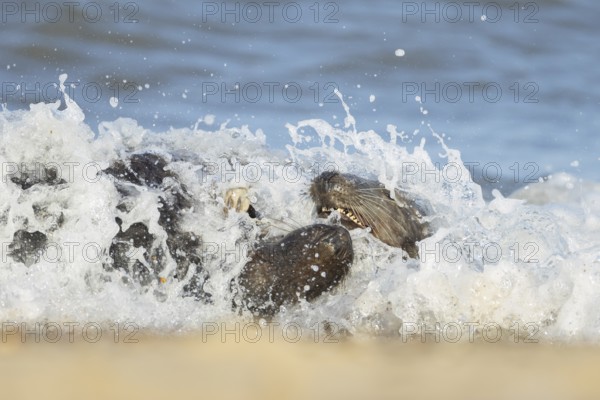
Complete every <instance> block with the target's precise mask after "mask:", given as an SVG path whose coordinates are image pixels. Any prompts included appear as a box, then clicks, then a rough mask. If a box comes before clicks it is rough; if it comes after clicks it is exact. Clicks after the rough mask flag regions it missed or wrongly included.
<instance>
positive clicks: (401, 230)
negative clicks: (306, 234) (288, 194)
mask: <svg viewBox="0 0 600 400" xmlns="http://www.w3.org/2000/svg"><path fill="white" fill-rule="evenodd" d="M310 196H311V198H312V199H313V201H314V202H315V206H316V210H317V213H318V214H319V215H321V216H324V215H326V214H328V213H329V212H330V210H332V209H333V210H337V209H338V208H339V209H342V210H344V211H345V212H350V213H351V214H352V215H354V216H355V217H356V218H357V219H358V220H359V222H360V223H361V224H362V227H370V228H371V233H372V234H373V236H375V237H376V238H378V239H379V240H381V241H382V242H384V243H386V244H388V245H390V246H393V247H400V248H402V249H403V250H405V251H406V252H407V253H408V255H409V256H410V257H412V258H416V257H418V254H419V252H418V248H417V245H416V242H418V241H420V240H422V239H424V238H425V237H427V236H428V235H429V232H428V226H427V224H426V223H425V222H423V221H422V214H423V213H422V211H421V210H419V207H418V206H417V204H416V203H415V201H414V200H413V199H411V198H410V197H409V196H408V195H407V194H404V193H401V192H400V191H396V196H395V197H396V198H395V200H394V199H392V198H391V196H390V192H389V190H387V189H385V187H384V186H383V185H382V184H381V183H379V182H377V181H372V180H367V179H363V178H360V177H358V176H356V175H351V174H340V173H338V172H324V173H322V174H321V175H319V176H318V177H317V178H315V179H314V181H313V183H312V185H311V187H310ZM323 208H325V209H326V210H327V211H325V212H323ZM341 214H342V223H343V224H344V226H346V227H347V228H349V229H353V228H358V227H361V226H360V225H358V224H356V222H354V221H352V220H351V219H350V218H348V217H347V216H346V215H344V214H343V213H341Z"/></svg>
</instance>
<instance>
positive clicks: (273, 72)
mask: <svg viewBox="0 0 600 400" xmlns="http://www.w3.org/2000/svg"><path fill="white" fill-rule="evenodd" d="M48 4H49V3H47V2H42V3H38V2H31V1H27V2H3V5H2V20H1V24H0V29H1V30H2V39H1V40H0V43H1V44H0V46H1V50H0V71H1V73H0V74H1V75H0V76H1V77H2V99H1V102H2V103H5V104H6V106H7V107H8V109H11V110H14V109H26V108H28V107H29V104H30V103H35V102H40V101H45V102H49V101H53V100H55V99H56V98H57V89H56V88H55V87H54V85H55V84H57V83H58V77H59V75H60V74H63V73H67V74H68V80H67V82H70V83H71V86H70V89H69V90H70V91H69V93H70V94H71V97H72V98H73V99H74V100H75V101H76V102H77V104H78V105H79V106H80V107H81V108H82V109H83V110H84V111H85V113H86V122H87V123H88V124H89V125H90V126H91V127H92V128H93V129H96V127H97V125H98V123H99V122H101V121H105V120H114V119H116V118H119V117H127V118H133V119H136V120H137V121H138V122H139V124H141V125H142V126H144V127H146V128H149V129H151V130H153V131H155V132H162V131H165V130H168V129H169V128H170V127H174V128H181V127H192V126H195V125H196V123H197V121H198V120H202V119H203V118H204V116H205V115H214V116H215V123H214V124H212V125H210V124H206V123H205V122H201V123H200V124H199V126H200V127H202V128H205V129H218V127H219V125H220V124H221V123H224V122H226V121H228V120H229V122H228V124H229V126H241V125H248V126H249V127H250V128H251V129H252V130H256V129H261V130H262V131H263V132H264V133H265V135H266V137H267V143H268V145H269V146H271V147H272V148H274V149H281V148H283V147H284V146H285V145H286V144H290V143H291V141H290V138H289V135H288V133H287V129H286V128H285V124H286V123H287V122H292V123H295V122H297V121H299V120H304V119H311V118H321V119H324V120H326V121H329V122H330V123H332V124H335V123H338V124H340V125H343V119H344V117H345V112H344V109H343V107H342V105H341V104H340V102H339V101H338V99H337V97H336V96H335V95H334V94H333V91H334V88H337V89H338V90H339V91H340V92H341V94H342V95H343V96H344V99H345V101H346V102H347V103H348V105H349V106H350V112H351V113H352V115H354V117H355V118H356V121H357V128H358V129H359V130H371V129H372V130H374V131H376V132H378V133H379V134H381V135H382V136H384V137H389V134H388V133H387V126H388V124H393V125H395V126H397V129H398V131H405V132H406V137H407V138H408V139H406V140H407V146H414V145H418V144H419V140H420V138H421V137H426V138H428V139H427V140H429V141H430V142H434V141H435V139H434V138H433V137H432V135H431V132H430V127H431V129H433V130H434V131H435V132H437V133H439V134H443V135H444V137H445V140H446V142H447V144H448V145H449V146H450V147H452V148H455V149H459V150H460V151H461V153H462V156H463V160H465V161H467V162H472V163H478V164H476V165H478V168H486V166H487V165H496V163H497V165H499V166H500V168H501V171H502V173H503V177H502V180H503V181H510V180H513V181H515V182H513V183H515V184H516V186H518V185H520V184H522V183H523V180H524V178H525V177H529V176H530V175H531V173H534V174H535V175H536V176H537V175H546V174H548V173H552V172H556V171H567V172H569V173H571V174H574V175H576V176H579V177H581V178H584V179H591V180H595V181H598V180H600V175H599V174H598V171H599V168H598V167H599V164H600V135H599V133H600V113H599V112H598V111H599V110H600V87H599V85H598V82H599V81H600V69H599V68H598V61H599V57H600V40H598V38H599V37H600V35H599V33H600V28H599V26H600V25H599V24H598V17H599V16H600V4H599V3H598V2H597V1H594V0H571V1H562V0H539V1H535V2H526V1H524V2H520V3H518V2H515V1H504V0H502V1H495V2H473V3H469V4H471V6H467V5H466V3H463V2H448V1H440V2H428V3H427V4H425V3H423V2H400V1H385V0H378V1H370V2H360V1H345V2H341V1H335V2H325V1H323V2H310V1H309V2H272V3H268V4H269V5H267V3H263V2H247V1H242V2H228V3H226V4H225V3H223V2H194V3H192V2H184V1H161V2H143V3H142V2H121V3H114V2H112V3H111V2H106V3H105V2H74V3H72V4H73V6H72V7H73V8H72V9H69V8H68V7H67V6H65V5H64V3H60V2H58V3H51V4H50V5H48ZM54 5H58V7H56V6H54ZM115 5H118V7H115ZM117 10H118V11H117ZM57 12H60V13H61V14H58V13H57ZM99 13H101V15H100V14H99ZM299 13H300V14H301V15H300V14H299ZM236 88H237V89H236ZM469 88H473V91H472V92H470V91H469ZM457 89H460V91H458V90H457ZM484 89H485V90H484ZM498 89H499V90H500V91H501V93H500V91H498ZM417 95H420V96H421V103H419V102H417V101H416V100H415V96H417ZM111 98H114V99H112V100H111ZM115 99H116V100H118V104H116V102H115ZM203 121H207V122H210V119H206V120H203ZM416 130H418V131H419V133H418V134H416V135H414V136H413V132H415V131H416ZM411 138H412V139H411ZM494 170H495V169H494V168H493V169H492V172H494ZM515 177H517V179H515ZM508 186H510V184H509V185H508Z"/></svg>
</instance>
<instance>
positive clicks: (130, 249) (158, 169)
mask: <svg viewBox="0 0 600 400" xmlns="http://www.w3.org/2000/svg"><path fill="white" fill-rule="evenodd" d="M167 166H168V162H167V161H166V160H165V159H164V158H163V157H161V156H159V155H157V154H153V153H142V154H134V155H132V156H131V157H130V158H129V159H128V160H125V161H123V160H119V161H117V162H115V163H114V164H113V165H111V166H110V167H109V168H107V169H106V170H105V171H104V172H105V173H107V174H110V175H112V176H113V177H114V178H115V184H116V186H117V190H118V191H119V193H121V195H122V196H123V199H122V201H121V202H120V204H119V205H118V206H117V208H118V209H119V210H121V211H122V212H128V211H130V208H131V207H132V203H133V201H134V200H133V199H132V197H134V196H135V194H136V188H137V187H148V188H151V189H155V190H158V191H160V197H159V207H158V212H159V219H158V224H159V225H160V226H161V227H162V228H163V229H164V230H165V232H166V233H167V240H166V243H159V242H158V241H157V239H156V238H155V237H154V236H153V235H151V234H150V233H149V232H148V227H147V226H146V225H145V224H144V223H142V222H136V223H133V224H131V226H129V227H128V228H127V229H126V230H125V231H123V229H122V227H121V225H122V221H121V220H120V219H119V218H117V223H118V224H119V227H120V229H119V233H118V234H117V236H115V238H114V239H113V243H112V245H111V247H110V250H109V255H110V257H111V259H112V264H109V265H106V266H105V268H107V269H108V270H110V269H113V268H116V269H122V270H126V271H128V272H129V273H130V275H131V276H132V277H133V278H134V280H135V281H137V282H139V283H141V284H147V283H150V282H152V281H156V280H157V279H158V276H159V274H160V272H162V271H163V270H164V267H165V265H164V264H165V262H166V257H165V247H166V250H167V251H168V252H169V254H170V256H171V257H172V258H173V259H174V260H175V262H176V264H177V270H176V274H175V278H176V279H183V278H184V277H185V276H186V275H187V274H188V271H189V269H190V268H194V273H193V277H192V279H191V280H190V282H189V283H188V284H187V285H186V286H185V287H184V295H186V296H194V297H196V298H198V299H203V300H208V299H209V298H210V294H209V293H206V292H205V291H204V289H203V285H204V283H205V282H206V277H207V274H206V273H205V271H204V270H203V268H202V263H201V259H200V256H199V255H200V254H201V245H202V242H201V240H200V238H199V237H198V236H196V235H195V234H194V233H193V232H185V231H183V230H182V229H181V227H180V220H181V213H182V212H185V211H186V210H189V209H190V208H191V207H192V200H191V197H190V195H189V194H188V192H187V190H186V188H185V186H184V185H182V184H181V183H179V181H178V180H177V176H176V174H174V173H173V172H172V171H169V170H168V169H167ZM167 178H170V179H167ZM135 248H141V249H142V250H141V251H144V260H145V261H146V265H144V264H142V263H140V261H138V260H136V259H134V258H132V255H134V254H135V253H136V251H137V250H135ZM147 266H149V267H147Z"/></svg>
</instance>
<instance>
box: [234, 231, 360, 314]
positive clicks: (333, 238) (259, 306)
mask: <svg viewBox="0 0 600 400" xmlns="http://www.w3.org/2000/svg"><path fill="white" fill-rule="evenodd" d="M353 259H354V252H353V249H352V240H351V239H350V234H349V233H348V231H347V230H346V229H344V228H342V227H340V226H329V225H311V226H308V227H304V228H301V229H297V230H295V231H293V232H291V233H289V234H288V235H286V236H285V237H284V238H283V239H281V240H280V241H278V242H275V243H272V244H266V245H263V246H261V247H259V248H258V249H257V250H256V251H254V252H253V254H251V255H250V261H248V263H247V264H246V265H245V267H244V269H243V270H242V272H241V274H240V276H239V277H238V283H239V287H240V292H241V297H242V304H243V306H244V307H245V308H247V309H249V310H250V311H252V312H253V313H255V314H257V315H274V314H275V313H277V312H278V311H279V309H280V307H281V306H284V305H291V304H294V303H296V302H298V300H299V299H305V300H308V301H311V300H314V299H315V298H317V297H319V296H320V295H321V294H322V293H323V292H326V291H329V290H331V289H332V288H334V287H336V286H337V285H338V284H339V283H340V282H341V281H342V280H343V278H344V277H345V276H346V275H347V274H348V271H349V270H350V266H351V265H352V261H353Z"/></svg>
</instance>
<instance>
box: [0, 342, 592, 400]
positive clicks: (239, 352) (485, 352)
mask: <svg viewBox="0 0 600 400" xmlns="http://www.w3.org/2000/svg"><path fill="white" fill-rule="evenodd" d="M5 339H6V340H4V341H3V343H2V344H1V345H0V377H1V378H0V380H1V382H2V394H3V398H45V399H54V398H57V399H58V398H60V399H68V398H76V397H78V398H81V397H84V398H99V399H109V398H110V399H113V398H128V399H130V398H144V399H160V398H174V397H177V398H184V396H185V398H228V399H229V398H231V399H242V398H243V399H271V398H272V399H282V398H289V399H307V398H323V399H333V398H338V399H366V398H373V399H375V398H376V399H398V398H407V399H442V398H443V399H474V400H475V399H477V400H479V399H532V398H536V399H546V400H550V399H595V398H598V397H599V396H600V381H599V380H598V378H597V371H598V366H599V365H600V348H598V347H591V346H565V345H549V344H523V343H519V344H507V343H497V344H489V343H464V344H447V343H446V344H436V343H426V344H422V343H419V342H412V343H401V342H400V341H398V340H374V339H370V340H366V341H361V340H357V339H348V340H343V341H340V342H339V343H314V342H310V341H300V342H298V343H289V342H286V341H284V340H274V341H273V343H270V342H269V341H268V340H261V341H259V342H257V343H249V342H247V341H240V342H239V343H236V340H235V338H232V339H231V340H226V341H222V340H221V339H220V338H218V337H211V338H207V337H202V336H200V335H187V336H180V337H160V336H143V337H139V338H138V339H139V340H138V342H137V343H123V341H119V342H118V343H115V341H114V340H112V339H109V338H103V339H102V340H100V341H98V342H96V343H89V342H86V341H84V340H75V341H74V342H73V343H69V341H68V340H61V341H59V342H57V343H48V342H44V341H42V342H40V343H35V342H34V343H31V342H25V343H23V341H22V340H20V339H19V338H18V337H8V338H5Z"/></svg>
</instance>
